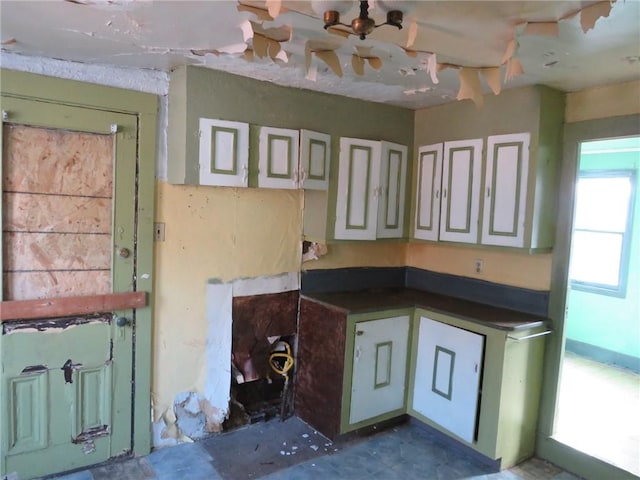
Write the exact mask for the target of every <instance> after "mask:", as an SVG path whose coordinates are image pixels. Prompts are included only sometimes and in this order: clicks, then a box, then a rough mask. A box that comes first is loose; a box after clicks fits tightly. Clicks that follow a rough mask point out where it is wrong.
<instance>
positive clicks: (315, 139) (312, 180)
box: [300, 130, 331, 190]
mask: <svg viewBox="0 0 640 480" xmlns="http://www.w3.org/2000/svg"><path fill="white" fill-rule="evenodd" d="M330 160H331V136H330V135H327V134H326V133H320V132H312V131H310V130H301V131H300V178H301V182H300V183H301V186H302V188H304V189H306V190H327V189H328V188H329V165H330V163H331V162H330Z"/></svg>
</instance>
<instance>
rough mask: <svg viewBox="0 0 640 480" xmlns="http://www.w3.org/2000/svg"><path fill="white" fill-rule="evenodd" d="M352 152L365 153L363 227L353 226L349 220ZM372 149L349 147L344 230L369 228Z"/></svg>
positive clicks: (352, 174)
mask: <svg viewBox="0 0 640 480" xmlns="http://www.w3.org/2000/svg"><path fill="white" fill-rule="evenodd" d="M354 150H363V151H365V152H366V153H367V168H366V170H367V176H366V178H365V186H366V188H365V191H364V199H363V200H364V212H363V220H364V225H362V226H359V225H353V224H352V223H351V222H350V220H351V205H353V201H352V199H353V188H351V181H352V179H353V178H354V173H353V152H354ZM371 151H372V148H371V147H365V146H363V145H349V192H348V193H347V214H346V218H345V223H346V228H347V229H348V230H367V229H368V228H369V206H370V205H369V188H371V168H372V166H371V162H372V154H371Z"/></svg>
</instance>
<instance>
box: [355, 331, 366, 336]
mask: <svg viewBox="0 0 640 480" xmlns="http://www.w3.org/2000/svg"><path fill="white" fill-rule="evenodd" d="M356 335H358V336H360V335H364V330H356Z"/></svg>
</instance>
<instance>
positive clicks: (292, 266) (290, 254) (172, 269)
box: [153, 182, 302, 436]
mask: <svg viewBox="0 0 640 480" xmlns="http://www.w3.org/2000/svg"><path fill="white" fill-rule="evenodd" d="M156 219H157V221H158V222H163V223H165V226H166V229H165V241H164V242H157V243H156V247H155V262H156V263H155V267H156V284H155V292H156V304H155V307H156V308H155V312H156V318H155V332H154V345H155V349H154V358H153V364H154V374H153V398H154V419H155V421H158V420H159V419H160V418H161V417H162V418H163V420H164V421H165V423H167V424H168V425H169V426H171V425H172V422H173V419H172V415H173V413H172V412H174V411H175V404H179V403H181V402H183V401H184V400H185V399H181V398H178V399H177V398H176V395H178V396H180V395H182V392H195V393H197V394H198V395H201V396H202V398H198V401H200V403H201V404H202V401H201V400H202V399H205V400H206V401H207V402H208V407H210V408H211V409H217V410H216V411H213V413H212V414H211V415H212V418H213V420H212V421H211V422H210V423H211V425H210V431H215V429H216V428H219V426H220V423H221V420H223V419H224V415H225V414H226V410H225V409H226V408H227V402H226V400H225V401H224V402H222V398H221V397H220V395H223V396H224V398H225V399H226V398H227V397H228V394H229V388H228V387H229V386H228V381H229V378H230V376H229V374H228V369H229V361H230V351H229V352H226V350H225V351H223V350H224V348H226V347H224V346H223V345H222V343H223V342H222V339H224V338H225V337H226V336H227V335H229V342H227V343H228V345H229V347H228V348H230V331H231V330H230V328H231V322H230V320H231V316H230V304H229V312H228V315H227V314H226V313H224V312H223V313H221V312H220V311H219V310H216V309H220V308H222V307H221V306H220V305H221V303H222V302H221V301H216V300H215V298H216V296H219V295H222V296H224V295H230V294H229V293H228V292H227V293H224V292H225V291H226V290H225V288H227V287H228V285H230V284H231V282H233V281H234V280H236V279H237V289H238V292H244V293H246V292H247V291H249V292H255V291H256V289H255V288H252V287H251V286H250V285H247V283H248V282H249V281H248V280H242V279H243V278H256V277H265V276H275V278H274V279H273V280H269V281H265V282H264V283H265V286H264V288H263V291H264V290H266V291H269V290H270V287H269V285H274V287H273V289H275V290H280V291H283V290H286V289H296V288H297V287H298V285H297V281H296V282H294V283H293V285H291V280H290V278H289V277H288V276H285V277H279V276H278V275H280V274H283V273H293V274H294V275H295V278H296V279H297V274H298V272H299V271H300V258H301V255H302V247H301V242H300V238H301V234H302V231H301V229H302V192H301V191H298V190H288V191H282V190H271V189H242V188H212V187H196V186H184V185H170V184H167V183H165V182H158V184H157V194H156ZM283 278H284V279H283ZM256 282H258V284H259V283H260V281H259V280H258V281H256ZM249 283H251V282H249ZM220 289H222V291H223V293H220ZM229 298H230V297H229ZM212 304H213V306H212ZM212 308H213V310H212ZM216 312H217V313H216ZM225 319H226V320H225ZM220 368H222V369H223V371H220ZM223 380H224V381H223ZM220 382H222V383H220ZM223 383H224V385H223ZM221 392H223V393H221ZM214 398H215V399H216V400H215V401H212V399H214ZM221 402H222V403H221ZM216 421H217V422H218V424H217V425H216V424H215V422H216ZM165 435H178V436H179V432H176V431H172V432H165Z"/></svg>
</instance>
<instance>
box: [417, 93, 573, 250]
mask: <svg viewBox="0 0 640 480" xmlns="http://www.w3.org/2000/svg"><path fill="white" fill-rule="evenodd" d="M514 105H520V108H519V109H518V113H517V114H515V113H514V110H513V106H514ZM485 107H486V108H484V109H482V110H481V111H480V110H474V109H473V106H471V105H468V104H467V105H465V104H462V103H457V104H449V105H446V106H442V107H438V108H433V109H424V110H422V111H420V112H416V115H415V122H416V123H415V132H416V136H415V144H416V145H418V153H419V157H418V159H417V160H418V168H417V169H416V178H415V181H416V188H415V191H416V195H415V198H414V201H415V202H416V203H415V208H414V213H415V217H414V226H413V234H412V235H413V237H414V238H416V239H422V240H430V241H448V242H457V243H466V244H481V245H488V246H498V247H508V248H513V249H520V250H523V251H526V252H528V253H534V252H546V251H549V250H550V249H551V247H552V246H553V241H554V237H555V216H556V212H557V208H556V202H557V198H558V190H557V189H558V166H559V163H560V159H561V158H562V131H563V129H562V126H563V118H564V94H563V93H562V92H559V91H556V90H553V89H550V88H548V87H544V86H531V87H525V88H521V89H513V90H512V91H509V92H506V91H505V92H502V94H501V95H500V96H499V98H498V97H495V102H492V104H491V106H489V105H486V106H485ZM496 134H499V135H496ZM465 138H477V139H482V140H483V141H484V142H485V143H486V149H485V152H484V159H482V154H481V149H478V150H477V152H478V154H480V161H479V162H478V164H477V165H473V166H472V167H470V163H469V161H470V159H471V158H472V156H471V155H469V152H464V151H462V152H461V151H458V150H454V149H451V148H449V149H447V145H448V144H449V146H451V145H450V144H451V142H450V140H455V141H456V142H465V140H464V139H465ZM420 145H423V146H424V147H420ZM438 145H442V149H443V155H442V158H443V160H442V183H441V184H440V185H441V187H440V198H439V199H438V198H436V197H435V193H436V192H437V191H438V189H437V186H438V183H437V182H438V179H437V178H435V180H434V179H433V178H430V176H432V175H434V174H435V172H431V171H429V166H430V164H431V163H433V162H435V160H436V158H437V154H436V153H434V152H436V151H437V149H438V148H439V147H438ZM429 152H431V153H429ZM420 163H423V164H425V165H423V166H422V167H421V166H420ZM456 164H457V165H456ZM476 168H479V169H480V170H475V169H476ZM447 169H449V171H448V172H447ZM471 173H473V175H471ZM476 173H477V175H476ZM452 188H453V189H454V190H452ZM445 194H446V195H447V198H445ZM438 202H440V208H439V209H437V208H438ZM434 212H437V213H434ZM437 215H439V223H433V220H434V219H435V217H436V216H437ZM436 230H437V231H436Z"/></svg>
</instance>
